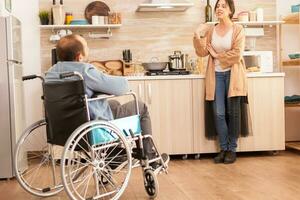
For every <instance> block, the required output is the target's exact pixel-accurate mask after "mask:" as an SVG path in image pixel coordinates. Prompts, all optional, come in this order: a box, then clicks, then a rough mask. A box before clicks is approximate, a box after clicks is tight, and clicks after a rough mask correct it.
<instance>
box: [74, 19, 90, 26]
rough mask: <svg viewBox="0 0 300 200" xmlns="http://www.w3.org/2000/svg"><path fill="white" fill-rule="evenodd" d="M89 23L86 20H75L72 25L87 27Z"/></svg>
mask: <svg viewBox="0 0 300 200" xmlns="http://www.w3.org/2000/svg"><path fill="white" fill-rule="evenodd" d="M87 24H89V22H88V21H87V20H85V19H73V20H72V21H71V25H87Z"/></svg>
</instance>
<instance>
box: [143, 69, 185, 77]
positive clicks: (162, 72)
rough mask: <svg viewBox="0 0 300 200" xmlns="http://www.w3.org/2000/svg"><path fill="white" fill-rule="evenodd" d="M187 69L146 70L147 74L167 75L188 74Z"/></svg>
mask: <svg viewBox="0 0 300 200" xmlns="http://www.w3.org/2000/svg"><path fill="white" fill-rule="evenodd" d="M188 74H190V72H189V71H186V70H178V71H149V72H146V75H147V76H168V75H188Z"/></svg>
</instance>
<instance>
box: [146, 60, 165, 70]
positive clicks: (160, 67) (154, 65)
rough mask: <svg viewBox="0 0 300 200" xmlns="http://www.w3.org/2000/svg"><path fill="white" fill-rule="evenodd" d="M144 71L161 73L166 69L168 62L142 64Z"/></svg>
mask: <svg viewBox="0 0 300 200" xmlns="http://www.w3.org/2000/svg"><path fill="white" fill-rule="evenodd" d="M142 65H143V67H144V69H145V70H146V71H163V70H164V69H166V67H167V65H168V62H149V63H142Z"/></svg>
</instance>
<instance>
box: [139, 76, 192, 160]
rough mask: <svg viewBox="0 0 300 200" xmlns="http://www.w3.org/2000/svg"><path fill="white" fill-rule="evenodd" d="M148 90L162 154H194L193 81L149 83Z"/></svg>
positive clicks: (155, 133) (153, 122) (155, 130)
mask: <svg viewBox="0 0 300 200" xmlns="http://www.w3.org/2000/svg"><path fill="white" fill-rule="evenodd" d="M145 91H146V103H147V105H148V107H149V111H150V115H151V121H152V134H153V138H154V141H155V144H156V145H157V147H158V149H159V151H160V152H166V153H169V154H188V153H193V127H192V126H193V122H192V117H193V116H192V82H191V80H153V81H145Z"/></svg>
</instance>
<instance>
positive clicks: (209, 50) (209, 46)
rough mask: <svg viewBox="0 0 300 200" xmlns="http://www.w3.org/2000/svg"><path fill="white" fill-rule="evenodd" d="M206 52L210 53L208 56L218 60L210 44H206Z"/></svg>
mask: <svg viewBox="0 0 300 200" xmlns="http://www.w3.org/2000/svg"><path fill="white" fill-rule="evenodd" d="M207 50H208V52H209V53H210V55H211V56H212V57H213V58H218V54H217V52H216V51H215V50H214V48H213V47H212V46H211V44H208V45H207Z"/></svg>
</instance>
